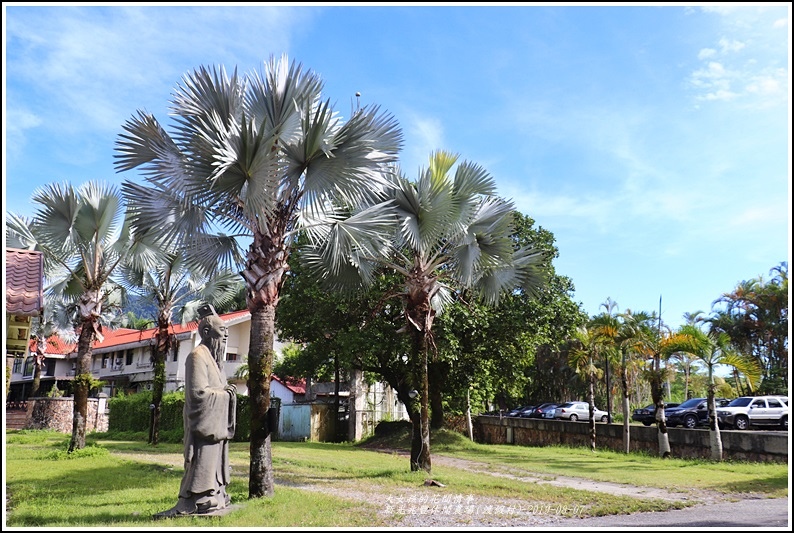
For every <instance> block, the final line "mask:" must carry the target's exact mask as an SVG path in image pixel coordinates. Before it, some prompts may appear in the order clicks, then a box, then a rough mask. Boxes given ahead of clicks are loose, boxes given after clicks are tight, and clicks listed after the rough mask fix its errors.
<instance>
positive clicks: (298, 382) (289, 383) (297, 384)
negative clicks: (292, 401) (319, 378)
mask: <svg viewBox="0 0 794 533" xmlns="http://www.w3.org/2000/svg"><path fill="white" fill-rule="evenodd" d="M271 376H272V378H273V379H275V380H276V381H278V382H279V383H281V384H282V385H284V386H285V387H287V388H288V389H289V390H291V391H292V392H294V393H295V394H306V378H300V379H295V378H285V379H281V378H280V377H278V376H277V375H275V374H271Z"/></svg>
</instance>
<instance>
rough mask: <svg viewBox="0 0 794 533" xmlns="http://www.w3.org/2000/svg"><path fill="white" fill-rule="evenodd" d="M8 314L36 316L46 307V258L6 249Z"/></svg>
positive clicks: (33, 253)
mask: <svg viewBox="0 0 794 533" xmlns="http://www.w3.org/2000/svg"><path fill="white" fill-rule="evenodd" d="M5 277H6V313H8V314H10V315H18V316H36V315H38V314H39V313H40V312H41V310H42V308H43V307H44V293H43V285H44V256H43V255H42V253H41V252H35V251H32V250H19V249H17V248H6V275H5Z"/></svg>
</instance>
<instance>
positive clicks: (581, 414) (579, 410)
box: [554, 402, 609, 422]
mask: <svg viewBox="0 0 794 533" xmlns="http://www.w3.org/2000/svg"><path fill="white" fill-rule="evenodd" d="M554 418H556V419H558V420H570V421H571V422H576V421H577V420H590V405H589V404H588V403H587V402H568V403H564V404H562V405H560V406H558V407H557V409H555V410H554ZM593 418H594V419H595V420H600V421H601V422H606V421H607V420H608V419H609V413H607V412H606V411H602V410H600V409H598V408H596V409H595V411H594V412H593Z"/></svg>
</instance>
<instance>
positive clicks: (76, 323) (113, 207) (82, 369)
mask: <svg viewBox="0 0 794 533" xmlns="http://www.w3.org/2000/svg"><path fill="white" fill-rule="evenodd" d="M33 202H34V203H35V204H38V206H39V207H38V208H37V210H36V213H35V215H34V216H33V218H32V219H26V218H25V217H22V216H19V215H14V214H11V215H9V217H8V228H7V233H6V243H7V244H8V245H9V246H12V247H15V248H26V249H30V250H40V251H41V252H42V253H43V257H44V271H45V272H44V273H45V278H46V279H47V282H48V285H47V287H46V289H45V291H46V292H47V293H49V294H50V295H51V296H53V297H56V298H58V299H60V300H62V301H63V302H65V304H66V306H67V307H68V311H69V313H67V314H65V315H64V316H65V317H66V316H68V323H64V324H62V325H63V326H64V327H68V326H71V327H72V328H73V329H74V331H75V332H76V333H77V334H78V341H77V346H78V348H77V370H76V373H75V377H74V381H73V386H74V416H73V420H72V438H71V440H70V442H69V451H70V452H72V451H74V450H77V449H81V448H83V447H85V433H86V420H87V417H88V394H89V391H90V390H91V388H92V387H93V386H95V384H96V383H95V381H94V380H93V378H92V376H91V354H92V351H93V346H94V341H95V340H97V339H99V340H101V339H102V338H103V334H102V331H103V328H105V327H114V324H113V323H112V317H115V316H116V315H117V314H118V311H119V303H120V301H121V296H122V294H121V287H119V286H118V285H117V284H116V283H115V282H114V281H113V280H112V279H111V277H112V276H113V275H114V274H115V273H116V272H117V269H118V268H119V267H120V266H121V265H123V264H125V263H127V262H131V263H132V262H134V263H137V264H139V265H141V267H142V268H146V267H149V266H151V265H152V264H154V263H155V262H156V260H157V259H158V255H157V245H156V243H155V242H154V241H155V239H154V238H153V237H152V236H151V235H144V234H142V233H137V234H136V233H132V232H131V231H130V227H129V225H127V224H126V219H125V218H124V215H125V209H124V203H123V200H122V198H121V195H120V194H119V193H118V192H117V191H116V189H115V188H113V187H111V186H109V185H107V184H102V183H97V182H88V183H86V184H84V185H82V186H80V187H77V188H76V187H73V186H72V185H71V184H68V183H64V184H49V185H46V186H44V187H42V188H39V189H37V190H36V192H35V193H34V195H33ZM122 222H124V224H122Z"/></svg>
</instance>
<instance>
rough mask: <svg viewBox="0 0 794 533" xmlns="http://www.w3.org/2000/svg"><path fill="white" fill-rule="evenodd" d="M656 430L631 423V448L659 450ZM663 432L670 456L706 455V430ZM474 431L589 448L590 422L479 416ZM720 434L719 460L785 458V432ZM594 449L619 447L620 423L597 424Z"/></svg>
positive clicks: (495, 440) (487, 438)
mask: <svg viewBox="0 0 794 533" xmlns="http://www.w3.org/2000/svg"><path fill="white" fill-rule="evenodd" d="M656 431H657V430H656V426H650V427H645V426H637V425H631V426H630V432H631V435H630V446H629V447H630V449H631V450H632V451H640V450H642V451H646V452H649V453H651V454H656V453H658V450H659V442H658V439H657V434H656ZM667 431H668V435H669V441H670V448H671V453H672V456H673V457H682V458H704V459H708V458H710V457H711V448H710V444H709V431H708V430H707V429H681V428H669V429H668V430H667ZM474 435H475V440H476V441H477V442H481V443H486V444H519V445H524V446H549V445H555V444H563V445H570V446H583V447H588V448H589V447H590V425H589V423H587V422H567V421H561V420H542V419H533V418H499V417H496V416H479V417H477V419H476V421H475V431H474ZM720 435H721V437H722V447H723V454H722V456H723V458H724V459H735V460H743V461H776V462H784V463H785V462H788V456H789V450H788V435H787V434H774V433H770V432H767V431H761V432H746V431H735V430H723V431H720ZM596 447H597V448H608V449H612V450H616V451H623V425H622V424H601V423H597V424H596Z"/></svg>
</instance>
